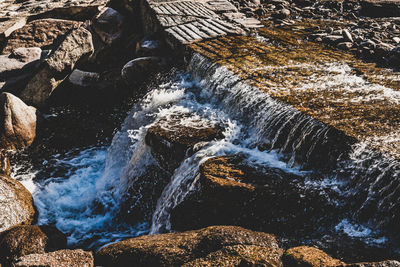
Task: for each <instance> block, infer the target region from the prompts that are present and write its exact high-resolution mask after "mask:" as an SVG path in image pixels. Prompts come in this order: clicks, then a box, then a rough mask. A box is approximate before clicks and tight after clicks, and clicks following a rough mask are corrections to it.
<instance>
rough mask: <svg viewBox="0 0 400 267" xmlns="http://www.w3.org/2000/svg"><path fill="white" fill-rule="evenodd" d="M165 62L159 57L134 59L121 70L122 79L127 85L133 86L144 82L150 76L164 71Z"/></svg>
mask: <svg viewBox="0 0 400 267" xmlns="http://www.w3.org/2000/svg"><path fill="white" fill-rule="evenodd" d="M166 67H167V62H166V60H165V59H164V58H159V57H139V58H135V59H133V60H131V61H129V62H128V63H126V64H125V66H124V67H123V68H122V71H121V75H122V79H123V80H124V81H125V82H126V83H127V84H128V85H135V84H138V83H141V82H143V81H145V80H146V78H148V77H149V76H150V75H151V74H155V73H158V72H160V71H162V70H165V69H166Z"/></svg>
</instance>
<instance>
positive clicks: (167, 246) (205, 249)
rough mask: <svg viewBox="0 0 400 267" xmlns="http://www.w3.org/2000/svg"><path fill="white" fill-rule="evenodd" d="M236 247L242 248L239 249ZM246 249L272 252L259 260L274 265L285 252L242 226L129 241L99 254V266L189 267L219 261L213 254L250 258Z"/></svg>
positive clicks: (270, 238) (263, 235) (269, 237)
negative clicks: (185, 264)
mask: <svg viewBox="0 0 400 267" xmlns="http://www.w3.org/2000/svg"><path fill="white" fill-rule="evenodd" d="M236 245H242V246H238V247H235V246H236ZM246 249H247V251H248V252H249V251H251V250H252V249H255V250H256V251H257V249H258V250H265V251H266V252H271V254H272V255H273V256H272V257H271V254H269V253H268V256H267V257H265V258H264V257H263V255H262V254H261V255H259V260H261V261H265V262H268V261H270V262H272V263H274V260H276V259H277V258H279V255H280V254H281V253H282V251H281V250H280V249H279V247H278V244H277V242H276V240H275V237H274V236H273V235H269V234H266V233H261V232H253V231H249V230H246V229H244V228H240V227H233V226H213V227H208V228H205V229H200V230H196V231H189V232H183V233H174V234H163V235H154V236H143V237H138V238H133V239H127V240H125V241H122V242H118V243H115V244H112V245H109V246H107V247H105V248H103V249H101V250H100V251H99V252H97V253H96V256H95V259H96V264H99V265H103V266H115V265H151V266H175V265H182V264H184V263H188V266H197V265H195V264H196V263H195V262H192V263H190V262H191V261H193V260H195V259H197V258H202V257H207V255H209V258H215V257H216V255H212V254H213V253H220V254H222V255H224V256H229V255H231V253H232V252H233V253H232V254H233V255H235V254H236V253H237V251H241V253H242V257H243V258H246V256H243V255H246ZM266 254H267V253H266ZM274 256H275V257H274ZM240 257H241V256H237V258H240ZM271 258H272V259H271ZM207 260H208V259H205V261H207ZM220 260H223V258H220ZM253 260H254V259H253ZM255 260H257V256H256V259H255ZM201 261H202V259H199V262H200V264H201ZM210 261H211V259H210ZM235 261H236V259H234V260H232V262H235ZM211 262H212V261H211ZM191 264H192V265H191ZM278 264H279V260H278V262H277V264H276V265H274V264H271V265H270V266H280V265H278Z"/></svg>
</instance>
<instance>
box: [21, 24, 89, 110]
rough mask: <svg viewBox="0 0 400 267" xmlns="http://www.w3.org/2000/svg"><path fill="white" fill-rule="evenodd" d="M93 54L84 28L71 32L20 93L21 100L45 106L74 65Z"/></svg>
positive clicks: (87, 32)
mask: <svg viewBox="0 0 400 267" xmlns="http://www.w3.org/2000/svg"><path fill="white" fill-rule="evenodd" d="M92 52H93V43H92V35H91V33H90V32H89V31H88V30H86V29H85V28H83V27H81V28H79V29H76V30H73V31H72V32H71V33H70V34H68V35H67V36H66V38H65V39H64V40H63V42H62V43H61V44H60V45H59V46H58V47H57V48H56V49H55V51H54V52H53V53H52V54H51V55H50V56H49V58H47V59H46V60H45V61H44V62H43V64H42V66H41V67H40V69H39V72H38V73H37V74H36V75H35V76H34V77H33V78H32V79H31V80H30V82H29V83H28V85H27V86H26V88H25V89H24V90H23V91H22V93H21V99H22V100H24V101H25V102H26V103H29V104H31V105H34V106H38V107H40V106H43V105H45V102H46V100H47V99H48V98H49V97H50V95H51V94H52V93H53V91H54V90H55V89H56V88H57V86H58V85H59V84H60V83H61V82H62V81H63V80H64V79H65V78H66V77H67V76H68V75H69V74H70V73H71V72H72V70H73V68H74V67H75V64H76V63H77V62H78V61H79V60H80V59H82V58H84V57H85V56H89V55H90V54H91V53H92Z"/></svg>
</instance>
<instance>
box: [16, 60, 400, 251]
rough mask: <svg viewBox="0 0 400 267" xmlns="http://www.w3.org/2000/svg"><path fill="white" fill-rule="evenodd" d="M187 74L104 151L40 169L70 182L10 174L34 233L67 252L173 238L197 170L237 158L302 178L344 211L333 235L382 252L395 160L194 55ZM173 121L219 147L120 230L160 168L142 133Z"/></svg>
mask: <svg viewBox="0 0 400 267" xmlns="http://www.w3.org/2000/svg"><path fill="white" fill-rule="evenodd" d="M336 67H338V66H336ZM343 68H348V66H343ZM188 73H189V74H188ZM188 73H185V72H176V73H175V74H174V75H173V76H172V77H171V79H170V80H169V81H167V82H165V83H162V84H159V85H158V86H154V87H150V88H149V91H148V93H147V94H146V95H145V96H144V97H143V99H141V100H140V101H138V102H137V104H136V105H135V106H134V107H133V108H132V110H131V111H130V112H129V114H128V116H127V118H126V119H125V121H124V123H123V125H122V127H121V130H120V131H119V132H118V133H116V134H115V136H114V138H113V140H112V143H111V145H110V146H108V147H92V148H88V149H85V150H82V151H80V152H79V153H76V151H75V152H73V153H72V152H71V153H67V154H66V155H54V156H53V157H52V158H51V159H49V160H47V161H46V162H44V163H43V164H53V165H54V167H55V168H57V167H60V168H65V169H67V170H68V173H67V175H64V176H63V177H57V176H56V175H50V176H49V177H48V179H45V180H41V181H35V180H34V177H35V172H34V171H33V170H29V171H21V170H20V171H19V170H18V169H16V170H14V177H15V178H16V179H18V180H21V181H22V182H23V183H24V184H25V185H27V186H28V188H29V189H30V190H31V191H32V193H33V196H34V199H35V203H36V206H37V208H38V210H39V221H38V223H39V224H55V225H56V226H57V227H58V228H59V229H60V230H61V231H63V232H64V233H66V234H67V235H68V241H69V244H70V246H72V247H74V246H84V247H100V246H102V245H105V244H107V243H110V242H115V241H118V240H122V239H124V238H126V237H131V236H137V235H142V234H146V233H150V234H156V233H161V232H166V231H170V230H171V224H170V211H171V209H172V208H174V207H175V206H176V205H177V204H179V203H180V202H182V200H183V199H184V198H185V197H186V196H188V195H190V194H191V193H192V192H194V191H195V190H196V189H197V185H198V183H197V179H198V176H197V173H198V169H199V166H200V164H201V163H203V162H204V161H206V160H207V159H209V158H210V157H213V156H216V155H234V154H241V155H243V156H244V157H245V158H246V159H247V162H248V163H249V164H254V165H262V166H270V167H275V168H280V169H282V170H284V171H286V172H290V173H294V174H296V175H299V176H302V177H304V184H303V185H302V186H304V187H311V188H314V189H318V190H320V191H321V194H326V201H328V202H331V203H330V204H331V205H334V206H336V207H337V209H338V210H343V212H342V213H341V214H340V215H339V216H338V217H337V218H336V221H334V222H332V229H331V230H332V231H333V232H336V233H337V234H344V235H347V236H349V237H351V238H355V239H359V240H362V241H363V242H365V243H368V244H373V245H377V246H379V245H382V244H385V243H386V242H387V237H385V234H387V233H389V232H382V231H381V230H382V229H384V228H385V227H388V228H389V229H393V227H395V225H397V224H396V222H398V218H399V217H398V216H399V210H398V206H397V205H398V204H397V202H396V200H397V199H398V194H399V193H400V189H399V186H400V185H399V182H398V180H399V167H398V166H400V165H399V164H398V162H397V160H395V159H390V158H386V157H384V156H382V155H381V154H380V153H378V152H374V151H372V150H369V149H368V144H367V143H356V142H355V141H354V140H352V139H346V138H345V137H344V136H343V135H341V134H340V132H338V131H336V130H335V129H333V128H329V127H326V126H325V125H323V124H322V123H320V122H318V121H316V120H314V119H312V118H310V117H309V116H306V115H304V114H302V113H300V112H299V111H298V110H296V109H294V108H292V107H291V106H289V105H285V104H283V103H280V102H277V101H275V100H273V99H272V98H270V97H268V96H267V95H266V94H265V93H264V92H262V91H260V90H259V89H257V88H254V87H252V86H250V85H248V84H246V82H244V81H241V80H240V79H239V78H238V77H237V76H235V75H233V74H232V73H231V72H229V71H228V70H227V69H225V68H223V67H219V66H217V65H215V64H212V63H210V62H209V61H208V60H207V59H206V58H204V57H202V56H200V55H197V54H196V55H194V56H193V58H192V59H191V61H190V63H189V66H188ZM175 114H188V115H190V116H187V118H188V119H187V120H182V122H181V123H182V124H188V125H189V124H191V123H192V120H193V118H196V120H198V119H200V120H203V121H205V122H207V123H209V124H212V125H216V124H218V125H223V127H224V138H223V139H221V140H218V141H212V142H209V143H207V144H206V145H203V146H202V147H199V149H198V150H197V152H196V153H194V154H193V155H192V156H190V157H187V158H186V159H185V160H184V161H183V162H182V164H181V165H180V166H179V167H178V168H177V169H176V170H175V171H174V173H173V174H171V178H170V181H169V183H168V185H167V186H166V187H165V188H164V190H163V192H162V195H161V197H160V198H159V199H158V202H157V206H156V208H155V210H154V213H153V218H152V220H151V221H149V222H142V223H137V224H135V225H131V224H129V223H127V222H124V220H123V218H122V219H121V216H119V211H120V209H119V208H120V206H121V201H123V197H124V195H126V193H127V191H128V189H129V187H130V186H132V181H133V180H134V179H132V177H140V175H141V174H143V173H145V172H146V170H147V169H148V168H151V166H154V164H157V163H156V160H155V159H154V158H153V156H152V153H151V150H150V147H149V146H147V145H146V143H145V135H146V131H147V129H148V128H149V127H151V126H152V125H154V123H156V122H157V121H158V120H160V119H161V118H166V117H168V116H173V115H175ZM343 140H344V141H343ZM331 193H332V194H331ZM332 196H338V198H335V197H332ZM389 214H391V216H388V215H389ZM321 216H323V214H321ZM122 217H123V216H122Z"/></svg>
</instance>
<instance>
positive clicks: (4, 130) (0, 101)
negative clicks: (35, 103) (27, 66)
mask: <svg viewBox="0 0 400 267" xmlns="http://www.w3.org/2000/svg"><path fill="white" fill-rule="evenodd" d="M37 120H38V115H37V111H36V108H34V107H31V106H27V105H26V104H25V103H24V102H22V101H21V99H19V98H18V97H16V96H14V95H12V94H10V93H2V94H1V95H0V148H2V149H9V150H18V149H21V148H24V147H26V146H29V145H30V144H31V143H32V142H33V141H34V139H35V137H36V127H37Z"/></svg>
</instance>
